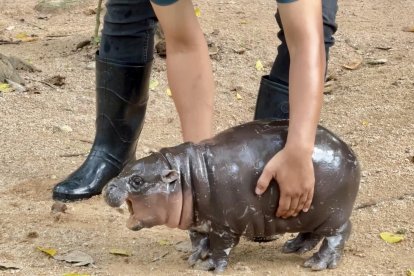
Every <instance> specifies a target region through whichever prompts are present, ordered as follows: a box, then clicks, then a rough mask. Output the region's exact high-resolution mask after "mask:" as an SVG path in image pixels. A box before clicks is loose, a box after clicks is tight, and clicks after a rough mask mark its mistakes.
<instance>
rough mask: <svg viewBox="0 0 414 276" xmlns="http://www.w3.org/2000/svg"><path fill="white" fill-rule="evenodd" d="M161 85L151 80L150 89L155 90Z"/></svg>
mask: <svg viewBox="0 0 414 276" xmlns="http://www.w3.org/2000/svg"><path fill="white" fill-rule="evenodd" d="M159 84H160V83H159V82H158V81H157V80H150V84H149V89H150V90H154V89H155V88H157V86H158V85H159Z"/></svg>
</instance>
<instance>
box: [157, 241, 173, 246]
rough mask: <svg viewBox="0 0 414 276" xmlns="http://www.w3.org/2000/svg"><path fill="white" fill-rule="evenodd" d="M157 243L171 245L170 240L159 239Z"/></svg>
mask: <svg viewBox="0 0 414 276" xmlns="http://www.w3.org/2000/svg"><path fill="white" fill-rule="evenodd" d="M158 243H159V244H160V245H171V242H170V241H169V240H159V241H158Z"/></svg>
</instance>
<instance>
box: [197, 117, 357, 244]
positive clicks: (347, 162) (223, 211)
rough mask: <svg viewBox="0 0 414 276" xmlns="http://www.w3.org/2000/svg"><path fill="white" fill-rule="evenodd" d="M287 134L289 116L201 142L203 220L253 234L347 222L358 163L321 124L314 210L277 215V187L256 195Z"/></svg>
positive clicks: (200, 212)
mask: <svg viewBox="0 0 414 276" xmlns="http://www.w3.org/2000/svg"><path fill="white" fill-rule="evenodd" d="M287 133H288V121H287V120H281V121H254V122H250V123H247V124H243V125H240V126H236V127H234V128H230V129H228V130H226V131H224V132H222V133H220V134H218V135H217V136H215V137H214V138H212V139H209V140H205V141H203V142H202V143H201V144H200V145H197V146H196V148H195V151H196V155H197V156H201V158H202V159H203V163H204V164H205V175H206V176H207V177H204V178H202V179H200V181H197V179H195V180H193V181H192V182H193V189H194V194H195V199H196V200H195V208H196V209H197V214H198V216H199V219H201V220H210V221H215V222H217V223H222V224H223V225H224V226H226V227H230V228H231V229H232V231H234V232H236V233H239V234H244V235H247V236H251V237H266V236H271V235H273V234H276V233H284V232H299V231H300V232H303V231H315V230H316V229H317V228H318V229H320V231H324V223H326V222H328V224H329V226H328V227H327V228H330V229H332V228H334V227H340V226H341V225H342V224H343V223H344V222H346V221H347V220H348V218H349V216H350V214H351V211H352V206H353V204H354V201H355V197H356V194H357V191H358V185H359V166H358V163H357V160H356V157H355V155H354V154H353V152H352V151H351V150H350V148H349V147H348V146H347V145H346V144H345V143H344V142H343V141H342V140H340V139H339V138H338V137H337V136H336V135H334V134H333V133H332V132H330V131H329V130H327V129H325V128H323V127H320V126H319V127H318V130H317V135H316V142H315V149H314V153H313V162H314V169H315V180H316V183H315V194H314V198H313V203H312V207H311V210H310V211H309V212H308V213H300V215H299V216H297V217H296V218H289V219H279V218H276V217H275V215H274V214H275V212H276V209H277V203H278V200H279V189H278V185H270V186H269V189H268V190H267V191H266V192H265V193H264V194H263V195H262V196H260V197H258V196H256V195H255V193H254V189H255V186H256V183H257V180H258V178H259V176H260V174H261V172H262V171H263V168H264V166H265V165H266V163H267V162H268V161H269V160H270V159H271V158H272V157H273V156H274V155H275V154H276V153H277V152H278V151H280V150H281V149H282V148H283V147H284V145H285V143H286V138H287ZM195 177H196V178H197V175H195ZM273 184H275V183H273Z"/></svg>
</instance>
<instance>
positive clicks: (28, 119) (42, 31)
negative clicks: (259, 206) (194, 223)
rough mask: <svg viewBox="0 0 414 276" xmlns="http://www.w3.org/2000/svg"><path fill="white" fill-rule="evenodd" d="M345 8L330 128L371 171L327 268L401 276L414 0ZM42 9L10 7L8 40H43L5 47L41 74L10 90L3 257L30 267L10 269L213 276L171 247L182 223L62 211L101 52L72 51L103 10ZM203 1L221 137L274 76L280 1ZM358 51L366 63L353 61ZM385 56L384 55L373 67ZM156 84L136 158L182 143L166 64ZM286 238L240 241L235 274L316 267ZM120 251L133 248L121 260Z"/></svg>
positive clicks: (2, 109) (5, 104)
mask: <svg viewBox="0 0 414 276" xmlns="http://www.w3.org/2000/svg"><path fill="white" fill-rule="evenodd" d="M339 2H340V10H339V12H338V24H339V31H338V33H337V35H336V45H335V46H334V48H333V49H332V51H331V60H330V65H329V75H330V76H331V78H332V79H333V80H332V81H331V82H330V83H331V85H330V87H327V92H328V93H327V94H326V95H325V104H324V108H323V114H322V120H321V124H322V125H324V126H326V127H328V128H329V129H331V130H333V131H334V132H336V133H337V134H338V135H339V136H340V137H341V138H343V139H344V140H345V141H346V142H348V143H349V144H350V145H352V147H353V149H354V150H355V152H356V153H357V155H358V156H359V158H360V161H361V163H362V168H363V177H362V183H361V188H360V193H359V196H358V199H357V204H356V206H357V207H359V208H358V209H356V210H355V211H354V213H353V216H352V221H353V223H354V229H353V234H352V236H351V238H350V240H349V241H348V243H347V245H346V249H345V254H344V258H343V262H342V264H341V265H340V267H339V268H337V269H336V270H331V271H326V272H319V273H318V275H405V274H406V273H407V270H408V269H414V225H413V223H414V212H413V210H414V160H413V156H414V50H413V49H414V33H410V32H403V31H402V28H403V27H407V26H414V21H413V20H414V1H412V0H396V1H393V4H392V5H390V4H389V3H388V2H387V1H380V0H370V1H356V0H347V1H344V0H341V1H339ZM35 4H36V1H34V0H27V1H23V0H15V1H11V0H2V1H0V6H1V9H0V10H1V11H0V37H1V38H9V37H16V36H17V35H18V34H19V33H21V32H25V33H27V34H29V35H32V34H33V35H36V36H37V38H36V40H35V41H32V42H23V43H20V44H19V45H1V46H0V53H2V54H5V55H13V56H18V57H20V58H23V59H25V60H27V61H29V62H31V63H32V64H34V65H35V66H36V67H38V68H39V69H41V70H42V71H41V72H36V73H28V72H20V73H21V75H22V76H23V77H24V78H25V80H26V82H27V87H28V88H29V90H28V92H24V93H17V92H9V93H2V94H1V96H0V162H1V166H0V265H1V264H4V263H9V264H14V265H15V266H17V267H19V268H20V269H19V270H4V271H1V270H0V274H1V275H8V274H12V273H14V274H16V275H63V274H65V273H70V272H77V273H82V274H89V275H167V274H168V275H209V273H207V272H201V271H194V270H192V269H191V268H189V267H188V266H187V263H186V261H185V259H184V258H185V256H186V253H182V252H179V251H177V249H176V246H175V244H176V243H177V242H180V241H183V240H186V239H187V235H186V233H185V232H184V231H178V230H171V229H167V228H165V227H158V228H155V229H149V230H143V231H141V232H137V233H135V232H132V231H129V230H128V229H127V228H126V227H125V222H126V218H127V216H128V214H127V212H125V209H119V210H115V209H112V208H110V207H109V206H106V205H105V203H104V202H103V200H102V198H101V197H95V198H93V199H91V200H89V201H84V202H78V203H73V204H68V210H67V212H66V214H59V215H56V214H51V211H50V210H51V206H52V204H53V201H52V199H51V191H52V187H53V186H54V184H55V183H57V182H58V181H59V180H60V179H63V178H64V177H65V176H67V175H68V174H69V173H70V172H72V171H73V170H74V169H75V168H77V167H78V166H79V165H80V164H81V163H82V162H83V160H84V158H85V155H86V154H87V152H88V151H89V149H90V147H91V141H92V140H93V137H94V117H95V112H94V109H95V90H94V84H95V82H94V70H91V69H88V68H87V67H88V65H89V66H90V63H91V62H92V61H93V56H94V55H93V53H94V51H95V49H94V48H93V47H91V46H87V47H85V48H83V49H81V50H77V51H75V47H76V45H77V44H78V43H79V42H80V41H82V40H84V39H88V38H90V36H91V34H92V33H93V28H94V22H95V18H94V16H93V15H86V14H85V11H87V10H88V9H89V8H93V7H94V5H95V1H91V0H88V1H84V2H83V3H82V4H81V5H78V6H74V7H72V8H70V9H69V10H66V11H63V12H59V13H49V14H46V15H47V17H46V18H43V19H39V16H40V18H42V16H41V15H44V14H43V13H39V12H37V11H35V10H34V6H35ZM196 4H197V5H198V7H200V9H201V17H200V21H201V23H202V26H203V28H204V31H205V33H206V34H207V35H208V36H209V38H210V39H211V40H212V41H213V42H215V44H216V45H217V46H218V49H219V53H218V54H217V55H216V56H214V57H213V67H214V72H215V78H216V82H217V96H216V106H215V109H216V117H215V122H216V130H217V131H220V130H223V129H226V128H228V127H230V126H234V125H236V124H239V123H243V122H247V121H249V120H251V118H252V117H253V110H254V104H255V97H256V93H257V90H258V84H259V80H260V76H261V75H262V74H265V73H266V72H267V71H269V69H270V65H271V63H272V61H273V58H274V56H275V53H276V45H277V43H278V42H277V38H276V32H277V27H276V24H275V20H274V17H273V12H274V10H275V3H274V1H268V0H257V1H251V0H239V1H221V0H210V1H197V3H196ZM22 19H24V20H22ZM11 26H14V28H13V27H11ZM10 27H11V28H10ZM215 30H219V32H217V31H215ZM239 49H244V50H245V52H243V51H239ZM242 52H243V53H242ZM361 59H363V61H362V64H361V65H360V66H359V68H357V69H356V70H348V69H345V68H343V65H344V64H350V63H352V62H353V61H355V60H361ZM375 59H386V63H385V64H381V65H370V64H368V63H369V62H370V61H371V60H375ZM257 60H261V61H262V63H263V65H264V71H263V72H260V71H258V70H256V68H255V63H256V61H257ZM55 75H61V76H64V77H65V84H64V85H63V86H61V87H57V86H55V87H50V86H48V85H46V84H45V83H42V82H40V81H43V80H45V79H47V78H50V77H52V76H55ZM152 79H153V80H158V81H159V85H158V86H157V87H156V88H155V89H154V90H153V91H151V96H150V97H151V99H150V104H149V109H148V113H147V117H146V123H145V126H144V130H143V133H142V135H141V138H140V143H139V146H138V149H137V156H138V157H141V156H144V155H145V154H146V153H148V151H149V150H151V149H159V148H161V147H165V146H172V145H176V144H178V143H180V137H181V136H180V135H181V134H180V130H179V122H178V118H177V116H176V113H175V111H174V106H173V103H172V100H171V98H170V97H168V96H167V95H166V92H165V91H166V87H167V83H166V73H165V60H163V59H161V58H159V57H156V59H155V65H154V70H153V75H152ZM236 91H237V93H239V95H240V96H241V99H238V98H237V97H236ZM65 126H69V127H70V129H67V127H65ZM70 130H72V131H70ZM383 231H389V232H397V231H400V232H403V233H405V234H404V236H405V240H403V241H402V242H401V243H398V244H387V243H386V242H384V241H383V240H381V239H380V238H379V233H380V232H383ZM289 237H291V235H285V236H284V237H283V238H281V239H279V240H277V241H275V242H272V243H267V244H255V243H251V242H248V241H245V240H243V241H242V242H241V243H240V245H239V246H238V247H237V248H236V249H235V250H234V251H233V252H232V255H231V258H230V266H229V269H228V270H227V271H226V275H307V274H310V271H309V270H307V269H304V268H302V267H301V266H300V265H301V263H302V262H303V261H304V260H305V259H306V258H307V257H309V256H310V255H311V253H309V254H305V255H304V256H297V255H284V254H282V253H280V248H281V246H282V244H283V242H284V241H285V240H286V239H288V238H289ZM37 246H42V247H48V248H55V249H57V250H58V251H59V252H66V251H69V250H81V251H83V252H86V253H88V254H89V255H91V256H92V257H93V258H94V260H95V265H94V266H88V267H73V266H72V265H70V264H66V263H64V262H60V261H57V260H54V259H52V258H49V257H47V256H46V255H45V254H43V253H42V252H40V251H38V250H36V247H37ZM112 248H120V249H124V250H127V251H130V252H132V256H130V257H121V256H115V255H111V254H109V250H110V249H112Z"/></svg>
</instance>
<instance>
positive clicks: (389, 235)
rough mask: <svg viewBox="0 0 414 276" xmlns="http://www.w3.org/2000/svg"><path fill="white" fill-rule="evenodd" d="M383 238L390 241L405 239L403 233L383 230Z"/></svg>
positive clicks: (381, 235)
mask: <svg viewBox="0 0 414 276" xmlns="http://www.w3.org/2000/svg"><path fill="white" fill-rule="evenodd" d="M380 237H381V239H383V240H384V241H386V242H388V243H397V242H400V241H402V240H404V236H403V235H398V234H393V233H390V232H382V233H381V234H380Z"/></svg>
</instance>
